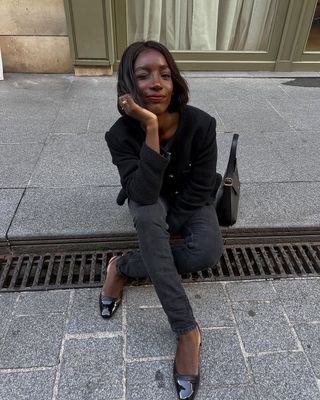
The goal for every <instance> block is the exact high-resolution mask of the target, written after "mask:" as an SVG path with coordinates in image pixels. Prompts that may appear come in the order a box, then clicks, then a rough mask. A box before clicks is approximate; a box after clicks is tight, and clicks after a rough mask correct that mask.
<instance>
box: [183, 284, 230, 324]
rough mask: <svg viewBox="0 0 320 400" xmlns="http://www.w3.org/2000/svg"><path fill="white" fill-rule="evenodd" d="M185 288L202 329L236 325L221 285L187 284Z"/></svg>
mask: <svg viewBox="0 0 320 400" xmlns="http://www.w3.org/2000/svg"><path fill="white" fill-rule="evenodd" d="M184 287H185V290H186V293H187V296H188V298H189V300H190V304H191V306H192V309H193V311H194V315H195V318H196V320H197V321H198V322H199V325H200V326H201V327H202V328H210V327H224V326H229V327H230V326H233V325H234V322H233V317H232V311H231V307H230V304H229V302H228V297H227V295H226V293H225V291H224V289H223V286H222V284H221V283H197V284H187V285H184ZM204 304H205V306H204Z"/></svg>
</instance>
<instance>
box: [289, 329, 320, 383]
mask: <svg viewBox="0 0 320 400" xmlns="http://www.w3.org/2000/svg"><path fill="white" fill-rule="evenodd" d="M294 329H295V331H296V332H297V335H298V337H299V339H300V341H301V343H302V346H303V349H304V351H305V354H306V356H307V357H308V359H309V361H310V363H311V365H312V369H313V371H314V373H315V375H316V376H317V378H318V379H320V322H319V323H317V324H305V325H302V324H301V325H296V326H295V328H294Z"/></svg>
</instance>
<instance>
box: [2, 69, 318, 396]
mask: <svg viewBox="0 0 320 400" xmlns="http://www.w3.org/2000/svg"><path fill="white" fill-rule="evenodd" d="M186 76H187V78H188V81H189V84H190V90H191V104H194V105H196V106H198V107H200V108H202V109H204V110H206V111H208V112H209V113H211V114H212V115H214V116H215V117H216V118H217V121H218V136H217V140H218V147H219V160H218V170H219V171H220V172H223V171H224V169H225V166H226V163H227V154H228V150H229V145H230V142H231V137H232V134H233V133H234V132H237V133H239V134H240V140H239V154H238V158H239V172H240V178H241V183H242V194H241V203H240V214H239V219H238V221H237V224H236V225H235V226H234V227H232V228H228V229H229V230H230V232H232V231H233V230H237V229H238V230H241V229H242V230H244V231H245V230H246V229H255V230H256V231H257V233H258V232H260V231H261V230H263V229H267V228H272V229H294V228H297V229H311V230H314V232H316V234H319V228H320V223H319V222H320V211H319V210H320V196H319V193H320V178H319V176H320V163H319V154H318V153H319V148H320V112H319V99H320V73H310V74H308V73H300V74H299V73H296V74H276V73H274V74H267V73H256V74H253V73H240V74H237V76H235V75H230V74H228V73H224V74H223V73H220V74H214V73H205V72H203V73H200V72H199V73H188V74H186ZM115 85H116V79H115V77H106V78H75V77H73V76H68V75H27V74H5V80H4V81H1V82H0V171H1V173H0V254H1V252H3V253H6V252H8V251H9V250H10V248H11V249H12V250H13V251H18V250H19V246H21V243H31V242H37V241H40V242H41V240H52V241H54V240H57V241H58V242H59V241H60V242H63V241H67V240H75V241H76V240H80V239H83V240H86V239H88V238H92V237H104V238H105V237H109V238H111V239H112V238H113V237H114V238H115V237H118V236H121V235H127V234H130V233H132V232H133V227H132V224H131V222H130V220H129V217H128V213H127V210H126V208H125V207H122V208H120V207H117V206H116V204H115V197H116V194H117V192H118V190H119V179H118V176H117V171H116V169H115V168H114V166H113V165H112V164H111V160H110V155H109V153H108V150H107V147H106V144H105V142H104V132H105V131H106V129H107V128H108V127H109V126H110V125H111V124H112V123H113V122H114V120H115V119H116V118H117V112H116V109H115ZM9 246H10V248H9ZM186 289H187V292H188V295H189V297H190V300H191V302H192V304H193V307H194V310H195V314H196V317H197V319H198V321H199V323H200V326H201V328H202V334H203V346H202V359H201V371H202V385H201V389H200V392H199V395H198V396H197V398H198V399H199V400H319V399H320V363H319V360H320V351H319V348H320V346H319V345H320V308H319V304H320V280H319V279H318V278H310V279H296V280H289V279H288V280H280V281H250V282H229V283H222V282H220V283H196V284H186ZM98 293H99V289H77V290H64V291H48V292H25V293H2V294H0V399H1V400H2V399H3V400H20V399H29V400H47V399H48V400H58V399H59V400H69V399H77V400H82V399H83V400H99V399H108V400H109V399H110V400H120V399H121V400H131V399H142V400H144V399H150V398H152V399H159V400H161V399H163V400H169V399H170V400H171V399H175V398H176V396H175V392H174V386H173V381H172V361H173V357H174V352H175V337H174V336H173V334H172V333H171V332H170V330H169V328H168V324H167V322H166V319H165V317H164V314H163V311H162V310H161V307H160V306H159V303H158V301H157V299H156V297H155V294H154V290H153V288H152V287H150V286H149V287H128V288H126V290H125V296H124V301H123V305H122V306H121V308H120V309H119V310H118V312H117V314H116V315H115V316H114V318H112V319H111V320H110V321H105V320H102V319H101V318H100V317H99V313H98V300H97V297H98Z"/></svg>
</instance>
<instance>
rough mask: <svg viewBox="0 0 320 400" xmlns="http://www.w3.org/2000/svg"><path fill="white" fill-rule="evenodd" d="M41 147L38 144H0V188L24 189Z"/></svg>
mask: <svg viewBox="0 0 320 400" xmlns="http://www.w3.org/2000/svg"><path fill="white" fill-rule="evenodd" d="M42 147H43V145H41V144H38V143H24V144H0V170H1V175H0V188H5V189H7V188H15V189H17V188H24V187H26V186H27V184H28V182H29V179H30V177H31V173H32V171H33V169H34V167H35V165H36V162H37V160H38V158H39V155H40V153H41V151H42Z"/></svg>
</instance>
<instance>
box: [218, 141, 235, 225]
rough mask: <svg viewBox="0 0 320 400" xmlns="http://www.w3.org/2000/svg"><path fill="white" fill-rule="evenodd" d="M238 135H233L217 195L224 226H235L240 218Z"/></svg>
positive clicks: (219, 215) (220, 216)
mask: <svg viewBox="0 0 320 400" xmlns="http://www.w3.org/2000/svg"><path fill="white" fill-rule="evenodd" d="M238 138H239V135H238V134H234V135H233V139H232V144H231V150H230V156H229V162H228V166H227V169H226V172H225V174H224V177H223V179H222V181H221V185H220V187H219V189H218V191H217V194H216V200H215V205H216V211H217V215H218V220H219V224H220V225H223V226H229V225H233V224H234V223H235V222H236V220H237V216H238V208H239V199H240V181H239V173H238V167H237V144H238Z"/></svg>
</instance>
